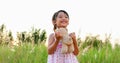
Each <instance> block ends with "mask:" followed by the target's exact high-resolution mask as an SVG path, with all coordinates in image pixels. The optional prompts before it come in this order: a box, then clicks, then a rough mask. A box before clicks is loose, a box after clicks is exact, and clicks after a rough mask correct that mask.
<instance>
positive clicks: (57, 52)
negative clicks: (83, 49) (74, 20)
mask: <svg viewBox="0 0 120 63" xmlns="http://www.w3.org/2000/svg"><path fill="white" fill-rule="evenodd" d="M52 23H53V25H54V33H51V34H50V36H49V39H48V63H78V60H77V58H76V56H77V55H78V53H79V49H78V46H77V41H76V36H75V33H70V34H69V36H70V37H72V40H73V44H74V51H73V52H72V53H64V54H63V53H61V46H62V42H61V41H60V39H61V38H62V35H61V33H60V32H56V31H55V30H56V29H57V28H66V29H67V25H68V24H69V15H68V13H67V12H66V11H64V10H59V11H57V12H56V13H55V14H54V15H53V17H52Z"/></svg>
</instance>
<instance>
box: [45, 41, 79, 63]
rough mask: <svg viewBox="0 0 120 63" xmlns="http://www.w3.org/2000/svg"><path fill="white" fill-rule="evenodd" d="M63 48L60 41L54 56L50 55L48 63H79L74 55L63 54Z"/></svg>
mask: <svg viewBox="0 0 120 63" xmlns="http://www.w3.org/2000/svg"><path fill="white" fill-rule="evenodd" d="M61 48H62V42H61V41H60V42H59V43H58V46H57V49H56V51H55V52H54V54H50V55H48V60H47V63H78V60H77V58H76V56H75V55H74V54H73V53H67V54H62V53H61Z"/></svg>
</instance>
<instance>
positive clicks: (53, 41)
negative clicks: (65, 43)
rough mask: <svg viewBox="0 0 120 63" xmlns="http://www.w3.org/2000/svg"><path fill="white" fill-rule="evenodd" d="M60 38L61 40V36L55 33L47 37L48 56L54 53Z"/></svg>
mask: <svg viewBox="0 0 120 63" xmlns="http://www.w3.org/2000/svg"><path fill="white" fill-rule="evenodd" d="M60 38H61V35H60V34H59V33H56V32H55V35H54V33H52V34H51V35H50V36H49V39H48V54H53V53H54V51H55V50H56V48H57V45H58V43H59V40H60Z"/></svg>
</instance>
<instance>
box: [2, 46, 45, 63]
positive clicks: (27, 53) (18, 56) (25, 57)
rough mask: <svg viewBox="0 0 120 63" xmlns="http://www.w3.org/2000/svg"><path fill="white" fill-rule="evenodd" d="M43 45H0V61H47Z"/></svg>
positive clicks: (21, 62) (36, 62)
mask: <svg viewBox="0 0 120 63" xmlns="http://www.w3.org/2000/svg"><path fill="white" fill-rule="evenodd" d="M46 58H47V49H46V47H45V46H44V45H42V44H41V45H35V46H32V45H31V44H23V45H22V46H19V47H14V48H13V49H11V48H9V47H6V46H0V63H47V59H46Z"/></svg>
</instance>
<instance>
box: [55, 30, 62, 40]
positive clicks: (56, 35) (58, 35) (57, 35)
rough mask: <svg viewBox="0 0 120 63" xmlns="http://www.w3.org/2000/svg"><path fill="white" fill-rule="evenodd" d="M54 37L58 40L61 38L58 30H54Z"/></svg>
mask: <svg viewBox="0 0 120 63" xmlns="http://www.w3.org/2000/svg"><path fill="white" fill-rule="evenodd" d="M55 37H56V39H57V40H58V41H59V40H60V39H61V38H62V34H61V33H60V32H58V31H55Z"/></svg>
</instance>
